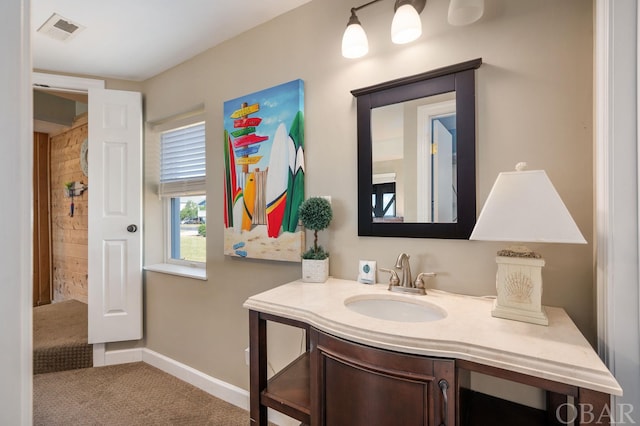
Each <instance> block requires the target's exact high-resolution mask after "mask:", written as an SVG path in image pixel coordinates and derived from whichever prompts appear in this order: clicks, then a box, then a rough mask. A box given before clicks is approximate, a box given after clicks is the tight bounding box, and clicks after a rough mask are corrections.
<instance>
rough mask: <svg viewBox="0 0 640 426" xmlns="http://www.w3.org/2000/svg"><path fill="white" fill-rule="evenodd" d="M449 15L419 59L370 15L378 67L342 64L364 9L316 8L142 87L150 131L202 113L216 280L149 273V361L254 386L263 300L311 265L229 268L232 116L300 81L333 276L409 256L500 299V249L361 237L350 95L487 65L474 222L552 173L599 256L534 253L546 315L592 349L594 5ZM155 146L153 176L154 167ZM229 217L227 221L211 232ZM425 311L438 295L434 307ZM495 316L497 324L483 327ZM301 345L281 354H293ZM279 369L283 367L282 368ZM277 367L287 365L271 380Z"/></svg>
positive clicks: (156, 224) (148, 237)
mask: <svg viewBox="0 0 640 426" xmlns="http://www.w3.org/2000/svg"><path fill="white" fill-rule="evenodd" d="M448 3H449V2H448V1H445V0H431V1H429V2H427V6H426V8H425V11H424V12H423V13H422V22H423V27H424V34H423V36H422V37H421V38H420V39H419V40H418V41H417V42H414V43H413V44H410V45H407V46H396V45H393V44H392V43H391V41H390V39H389V27H390V24H391V18H392V6H391V4H386V3H379V4H375V5H372V6H370V7H368V8H366V9H364V10H362V11H361V12H359V17H360V20H361V21H362V23H363V25H364V27H365V29H366V31H367V34H368V36H369V43H370V53H369V55H368V56H367V57H365V58H362V59H359V60H347V59H343V58H342V57H341V55H340V42H341V37H342V32H343V30H344V28H345V25H346V22H347V20H348V17H349V8H350V7H352V6H354V5H353V4H351V3H350V2H346V3H345V2H344V1H343V0H314V1H312V2H311V3H309V4H307V5H305V6H303V7H301V8H299V9H296V10H294V11H292V12H290V13H288V14H286V15H284V16H282V17H279V18H277V19H274V20H272V21H270V22H268V23H266V24H265V25H262V26H260V27H259V28H256V29H254V30H251V31H249V32H247V33H244V34H242V35H240V36H239V37H237V38H235V39H233V40H231V41H229V42H226V43H224V44H222V45H219V46H217V47H215V48H213V49H211V50H209V51H207V52H205V53H203V54H201V55H199V56H198V57H196V58H194V59H192V60H190V61H188V62H186V63H183V64H182V65H180V66H178V67H175V68H174V69H171V70H169V71H167V72H165V73H163V74H161V75H159V76H156V77H154V78H152V79H150V80H148V81H146V82H144V83H143V85H142V86H143V92H144V95H145V108H146V118H147V120H148V121H153V120H158V119H162V118H164V117H167V116H171V115H174V114H177V113H180V112H183V111H187V110H190V109H192V108H193V107H195V106H197V105H198V104H202V103H203V104H204V105H205V108H206V119H207V174H208V176H209V180H208V198H209V215H210V217H209V224H210V229H208V235H207V270H208V275H209V279H208V281H197V280H191V279H187V278H179V277H175V276H169V275H162V274H158V273H151V272H147V273H146V283H145V309H146V313H145V315H146V317H145V327H146V328H145V336H146V346H147V347H148V348H150V349H152V350H154V351H158V352H160V353H162V354H164V355H166V356H169V357H171V358H174V359H176V360H178V361H181V362H183V363H186V364H188V365H190V366H192V367H194V368H196V369H198V370H201V371H203V372H205V373H207V374H209V375H212V376H214V377H217V378H219V379H221V380H224V381H226V382H229V383H232V384H234V385H237V386H240V387H244V388H247V387H248V368H247V367H246V366H245V363H244V353H243V352H244V348H245V347H246V346H247V345H248V332H247V331H248V316H247V311H246V310H244V309H243V308H242V302H243V301H244V300H245V299H246V298H247V297H249V296H250V295H252V294H255V293H257V292H260V291H264V290H267V289H269V288H272V287H275V286H277V285H279V284H282V283H285V282H288V281H290V280H294V279H297V278H299V277H300V265H299V264H296V263H281V262H268V261H256V260H240V259H235V258H229V257H225V256H223V254H222V250H223V247H222V245H223V244H222V240H223V232H222V199H223V198H222V197H223V193H222V185H221V183H220V179H221V178H222V174H223V172H222V167H223V160H222V137H221V136H222V134H223V128H222V104H223V102H224V101H225V100H227V99H232V98H235V97H238V96H241V95H243V94H247V93H251V92H254V91H257V90H261V89H264V88H267V87H271V86H273V85H277V84H280V83H283V82H287V81H290V80H293V79H296V78H301V79H302V80H304V82H305V122H306V129H305V132H306V138H305V139H306V142H305V143H306V146H305V150H306V166H307V168H306V194H307V196H313V195H330V196H331V197H332V201H333V206H334V213H335V219H334V221H333V222H332V224H331V226H330V228H329V229H328V230H327V231H324V232H323V233H322V235H321V240H322V241H321V242H322V244H323V245H326V246H328V249H329V251H330V252H331V254H332V256H331V274H332V275H333V276H336V277H340V278H355V276H356V268H357V263H358V260H359V259H373V260H377V261H378V264H379V265H381V266H389V265H391V264H392V262H393V261H394V260H395V258H396V257H397V255H398V253H400V252H402V251H404V252H407V253H409V254H410V255H411V260H412V267H413V270H414V271H436V272H438V274H439V275H438V277H437V278H436V279H435V280H434V281H433V285H434V286H435V287H437V288H440V289H443V290H447V291H451V292H459V293H465V294H473V295H485V294H495V289H494V279H495V271H496V267H495V263H494V256H495V252H496V250H498V249H500V248H502V247H503V244H500V243H485V242H470V241H456V240H437V239H409V238H403V239H400V238H371V237H368V238H364V237H358V236H357V222H356V221H357V212H356V209H355V199H356V191H357V185H356V124H355V102H354V99H353V98H352V96H351V94H350V90H352V89H356V88H360V87H364V86H368V85H372V84H375V83H379V82H382V81H386V80H390V79H394V78H399V77H404V76H408V75H412V74H417V73H420V72H424V71H427V70H431V69H434V68H438V67H442V66H446V65H450V64H454V63H458V62H462V61H465V60H469V59H474V58H478V57H481V58H483V62H484V63H483V65H482V67H481V68H480V69H479V70H478V71H477V74H476V75H477V111H478V112H477V178H478V188H477V189H478V211H479V209H480V208H481V206H482V205H483V203H484V200H485V199H486V197H487V195H488V193H489V190H490V189H491V186H492V184H493V182H494V180H495V178H496V176H497V174H498V173H499V172H501V171H505V170H511V169H512V168H513V166H514V165H515V164H516V163H517V162H519V161H527V162H528V163H529V164H530V167H531V168H542V169H545V170H546V171H547V173H548V175H549V177H550V178H551V180H552V181H553V182H554V184H555V186H556V188H557V190H558V192H559V193H560V195H561V197H562V198H563V199H564V201H565V203H566V205H567V207H568V208H569V210H570V211H571V213H572V214H573V216H574V218H575V220H576V222H577V224H578V226H579V227H580V229H581V230H582V232H583V234H584V235H585V238H586V239H587V241H589V245H584V246H574V245H554V244H547V245H532V247H533V248H534V249H538V250H539V251H540V252H542V253H543V255H544V257H545V258H546V261H547V266H546V267H545V269H544V272H543V274H544V280H545V292H544V297H543V302H544V304H547V305H553V306H562V307H564V308H565V309H566V310H567V311H568V312H569V314H570V315H571V317H572V318H573V319H574V321H575V322H576V323H577V324H578V326H579V327H580V329H581V330H582V331H583V332H584V333H585V334H586V335H587V337H588V338H589V339H590V341H591V342H595V319H594V318H595V315H594V299H593V293H594V272H593V271H594V260H593V254H592V253H593V251H594V249H593V232H592V227H593V208H592V201H593V189H592V187H593V185H592V179H593V176H592V173H593V172H592V127H593V117H592V101H593V93H592V60H593V57H592V44H593V34H592V7H593V5H592V2H590V1H587V0H563V1H557V0H538V1H535V2H533V1H530V0H517V1H516V0H509V1H506V0H502V1H497V0H495V1H494V0H488V1H487V2H486V11H485V16H484V17H483V18H482V20H480V21H479V22H477V23H475V24H473V25H471V26H468V27H462V28H458V27H451V26H449V25H448V24H447V23H446V15H447V6H448ZM154 146H157V141H154V140H150V139H149V138H147V140H146V149H147V155H146V161H147V162H146V165H145V167H146V168H147V170H151V169H152V168H153V162H154V161H157V157H156V156H155V155H152V153H154V152H155V151H154V149H153V147H154ZM152 178H153V177H152V176H150V175H149V174H147V182H146V185H145V262H146V263H147V264H150V263H154V262H157V261H159V260H160V259H161V257H162V253H161V246H162V235H163V234H162V225H161V214H160V209H159V201H158V198H157V196H156V195H155V187H154V185H153V179H152ZM216 204H217V205H219V212H220V214H219V215H218V219H217V220H216V218H215V216H214V215H215V213H214V212H215V211H216V207H215V206H216ZM427 297H428V296H427ZM487 315H489V313H488V312H487ZM299 343H300V342H299V334H296V333H289V334H287V333H283V334H281V335H280V337H278V338H276V339H272V344H273V346H277V347H279V348H280V347H284V346H287V347H288V349H287V350H284V351H283V352H295V351H297V350H298V348H299ZM274 363H276V364H277V359H276V360H275V361H274ZM274 367H275V368H277V367H278V365H274Z"/></svg>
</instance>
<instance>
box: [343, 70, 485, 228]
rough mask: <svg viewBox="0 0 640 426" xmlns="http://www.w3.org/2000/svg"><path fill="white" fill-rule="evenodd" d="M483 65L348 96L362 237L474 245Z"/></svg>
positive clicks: (434, 73) (421, 76) (432, 73)
mask: <svg viewBox="0 0 640 426" xmlns="http://www.w3.org/2000/svg"><path fill="white" fill-rule="evenodd" d="M481 63H482V60H481V59H476V60H473V61H468V62H464V63H461V64H457V65H452V66H449V67H445V68H440V69H437V70H434V71H429V72H426V73H423V74H419V75H415V76H411V77H406V78H402V79H398V80H393V81H390V82H385V83H381V84H378V85H375V86H370V87H367V88H363V89H358V90H354V91H352V92H351V93H352V94H353V95H354V96H355V97H356V99H357V117H358V235H363V236H367V235H372V236H395V237H430V238H468V237H469V235H470V234H471V231H472V229H473V226H474V225H475V219H476V205H475V204H476V198H475V190H476V188H475V75H474V72H475V69H476V68H478V67H479V66H480V65H481Z"/></svg>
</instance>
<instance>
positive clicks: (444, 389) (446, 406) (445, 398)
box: [438, 379, 449, 426]
mask: <svg viewBox="0 0 640 426" xmlns="http://www.w3.org/2000/svg"><path fill="white" fill-rule="evenodd" d="M438 387H439V388H440V391H441V392H442V409H443V411H444V412H443V413H442V418H443V419H444V421H443V422H442V423H440V426H447V424H448V423H449V397H448V396H447V390H448V389H449V382H447V381H446V380H445V379H440V381H439V382H438Z"/></svg>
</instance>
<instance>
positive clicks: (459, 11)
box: [342, 0, 484, 59]
mask: <svg viewBox="0 0 640 426" xmlns="http://www.w3.org/2000/svg"><path fill="white" fill-rule="evenodd" d="M379 1H382V0H373V1H370V2H369V3H365V4H363V5H362V6H358V7H353V8H351V17H350V18H349V22H348V23H347V29H346V30H345V31H344V35H343V36H342V56H344V57H345V58H350V59H355V58H361V57H363V56H364V55H366V54H367V52H369V41H368V40H367V34H366V33H365V32H364V29H363V28H362V24H361V23H360V20H359V19H358V16H357V15H356V12H357V11H359V10H360V9H364V8H365V7H367V6H370V5H372V4H374V3H378V2H379ZM426 3H427V0H396V1H395V4H394V9H393V10H394V15H393V21H392V22H391V41H393V42H394V43H395V44H405V43H410V42H412V41H414V40H416V39H417V38H418V37H420V36H421V35H422V22H421V20H420V13H421V12H422V11H423V10H424V6H425V5H426ZM483 12H484V0H451V3H450V4H449V14H448V20H449V23H450V24H451V25H468V24H471V23H473V22H475V21H477V20H478V19H480V17H481V16H482V13H483Z"/></svg>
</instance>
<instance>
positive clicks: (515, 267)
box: [491, 250, 549, 325]
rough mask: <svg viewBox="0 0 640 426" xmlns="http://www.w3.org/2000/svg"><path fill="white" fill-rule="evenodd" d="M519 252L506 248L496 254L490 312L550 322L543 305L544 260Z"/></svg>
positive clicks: (508, 317) (499, 315)
mask: <svg viewBox="0 0 640 426" xmlns="http://www.w3.org/2000/svg"><path fill="white" fill-rule="evenodd" d="M522 253H523V252H522V251H517V250H516V251H514V250H505V251H502V252H500V253H499V255H498V256H497V257H496V263H497V264H498V273H497V274H496V291H497V294H498V297H497V298H496V301H495V303H494V305H493V310H492V311H491V315H492V316H494V317H498V318H506V319H511V320H516V321H523V322H530V323H533V324H538V325H549V320H548V319H547V315H546V313H545V312H544V308H543V307H542V267H543V266H544V263H545V262H544V260H543V259H541V258H539V257H522V256H521V255H522ZM525 253H526V252H525ZM528 253H531V252H530V251H529V252H528ZM500 254H503V255H502V256H501V255H500ZM504 254H507V255H504ZM534 255H535V254H534ZM535 256H539V255H535Z"/></svg>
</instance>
